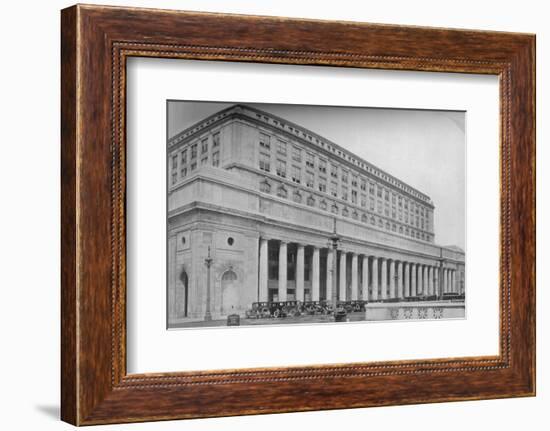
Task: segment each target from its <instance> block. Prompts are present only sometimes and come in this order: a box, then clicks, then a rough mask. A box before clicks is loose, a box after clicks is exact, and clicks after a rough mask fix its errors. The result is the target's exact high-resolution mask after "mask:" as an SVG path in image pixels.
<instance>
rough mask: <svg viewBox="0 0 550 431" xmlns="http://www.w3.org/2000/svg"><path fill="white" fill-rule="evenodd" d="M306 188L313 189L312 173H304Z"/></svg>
mask: <svg viewBox="0 0 550 431" xmlns="http://www.w3.org/2000/svg"><path fill="white" fill-rule="evenodd" d="M306 186H308V187H311V188H313V173H312V172H306Z"/></svg>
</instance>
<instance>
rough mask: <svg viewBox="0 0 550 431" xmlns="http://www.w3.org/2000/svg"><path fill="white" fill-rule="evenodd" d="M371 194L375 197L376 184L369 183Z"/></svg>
mask: <svg viewBox="0 0 550 431" xmlns="http://www.w3.org/2000/svg"><path fill="white" fill-rule="evenodd" d="M369 194H371V195H374V184H373V183H369Z"/></svg>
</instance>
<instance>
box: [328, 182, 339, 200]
mask: <svg viewBox="0 0 550 431" xmlns="http://www.w3.org/2000/svg"><path fill="white" fill-rule="evenodd" d="M330 194H331V195H332V196H334V197H336V196H338V184H337V183H335V182H332V183H330Z"/></svg>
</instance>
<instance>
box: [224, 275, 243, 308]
mask: <svg viewBox="0 0 550 431" xmlns="http://www.w3.org/2000/svg"><path fill="white" fill-rule="evenodd" d="M238 304H239V295H238V288H237V274H235V273H234V272H233V270H231V269H229V270H227V271H225V272H224V273H223V275H222V313H224V314H231V313H233V312H235V311H236V310H237V308H238Z"/></svg>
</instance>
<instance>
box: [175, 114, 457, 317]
mask: <svg viewBox="0 0 550 431" xmlns="http://www.w3.org/2000/svg"><path fill="white" fill-rule="evenodd" d="M433 217H434V205H433V203H432V201H431V199H430V198H429V196H427V195H425V194H424V193H422V192H420V191H418V190H416V189H415V188H413V187H411V186H409V185H408V184H406V183H404V182H402V181H400V180H399V179H398V178H396V177H394V176H392V175H390V174H389V173H387V172H384V171H382V170H380V169H378V168H377V167H376V166H374V165H372V164H371V163H369V162H367V161H366V160H363V159H361V158H359V157H357V156H356V155H354V154H353V153H351V152H349V151H347V150H346V149H344V148H343V147H341V146H339V145H337V144H335V143H333V142H331V141H329V140H327V139H325V138H323V137H321V136H319V135H317V134H315V133H313V132H312V131H309V130H307V129H305V128H303V127H301V126H299V125H296V124H293V123H291V122H290V121H287V120H284V119H282V118H278V117H276V116H274V115H272V114H268V113H266V112H263V111H260V110H258V109H256V108H253V107H250V106H245V105H234V106H232V107H229V108H227V109H224V110H222V111H220V112H218V113H216V114H213V115H211V116H209V117H207V118H205V119H204V120H202V121H200V122H199V123H197V124H195V125H193V126H191V127H189V128H188V129H186V130H184V131H182V132H180V133H178V134H177V135H175V136H174V137H172V138H171V139H170V140H169V142H168V322H169V325H170V324H177V323H182V322H186V321H190V320H201V319H203V318H204V316H205V312H206V309H207V307H208V308H209V310H210V312H211V315H212V318H214V319H217V318H223V317H225V316H227V315H228V314H233V313H239V314H243V313H244V311H245V310H246V309H248V308H249V307H250V306H251V304H252V303H253V302H256V301H277V300H279V301H283V300H294V299H296V300H301V301H304V300H305V301H308V300H315V301H317V300H323V299H330V298H331V297H332V289H333V285H334V284H333V277H336V280H337V282H336V283H335V285H336V289H337V293H336V294H337V297H338V298H339V299H340V300H354V299H365V300H368V301H384V300H393V301H395V300H399V298H405V297H412V296H422V297H426V298H430V299H435V298H441V296H442V295H443V294H444V293H448V292H455V293H464V280H465V273H464V262H465V259H464V257H465V256H464V252H463V251H462V250H461V249H459V248H458V247H454V246H451V247H442V246H438V245H436V244H435V238H434V229H433V222H434V218H433ZM334 231H336V233H337V235H338V237H339V242H338V248H337V249H336V250H334V249H333V248H332V247H331V243H330V238H331V237H332V236H333V234H334ZM208 258H209V259H211V265H210V269H209V270H208V268H207V264H206V262H207V261H206V259H208ZM335 259H336V263H337V264H336V273H334V269H333V268H334V265H333V263H334V260H335ZM209 273H210V288H209V289H207V277H208V274H209Z"/></svg>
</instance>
